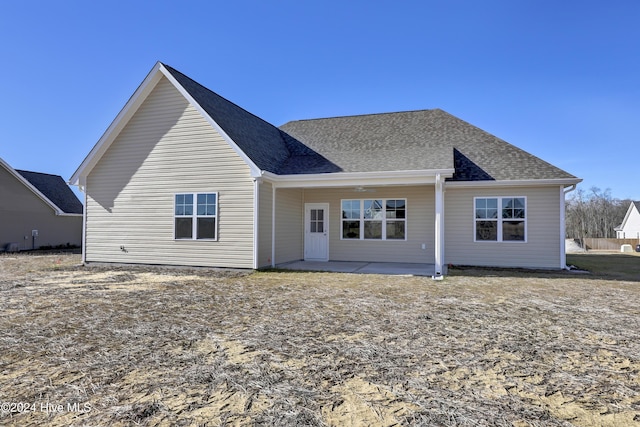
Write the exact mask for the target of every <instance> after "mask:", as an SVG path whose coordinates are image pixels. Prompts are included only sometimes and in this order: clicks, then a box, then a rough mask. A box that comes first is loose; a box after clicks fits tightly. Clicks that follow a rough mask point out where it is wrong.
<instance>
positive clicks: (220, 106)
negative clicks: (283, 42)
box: [70, 62, 338, 185]
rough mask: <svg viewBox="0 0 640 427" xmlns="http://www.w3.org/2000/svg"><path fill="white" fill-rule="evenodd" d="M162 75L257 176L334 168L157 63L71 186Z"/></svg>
mask: <svg viewBox="0 0 640 427" xmlns="http://www.w3.org/2000/svg"><path fill="white" fill-rule="evenodd" d="M162 76H164V77H166V78H167V79H168V80H169V81H170V82H171V83H172V84H173V85H174V86H175V87H176V89H177V90H178V91H179V92H180V93H181V94H182V95H183V96H184V97H185V98H186V99H187V100H188V102H189V103H191V104H192V105H193V106H194V107H195V108H196V109H197V110H198V111H199V112H200V113H201V114H202V115H203V117H204V118H205V119H206V120H207V121H208V122H209V124H211V125H212V126H213V127H214V128H215V129H216V130H217V131H218V132H219V133H220V134H221V135H222V136H223V138H224V139H225V140H226V141H227V142H228V143H229V145H230V146H231V147H232V148H233V149H234V150H235V151H236V153H237V154H238V155H239V156H240V157H242V158H243V159H244V160H245V162H246V163H247V164H248V165H249V167H250V168H251V170H252V172H253V173H254V175H256V176H258V175H260V173H261V171H269V172H272V173H276V174H278V173H280V171H281V169H282V168H284V169H286V170H291V169H301V168H300V165H301V164H305V165H308V166H310V167H312V168H314V169H316V170H318V171H324V172H335V171H337V170H338V169H337V168H336V167H335V165H332V164H330V162H328V161H327V160H326V159H325V158H324V157H322V156H321V155H319V154H318V153H315V152H313V150H311V149H309V148H308V147H306V146H305V145H304V144H302V143H301V142H300V141H297V140H296V139H295V138H292V137H290V136H289V135H286V134H285V133H284V132H283V131H281V130H280V129H278V128H277V127H275V126H273V125H272V124H270V123H268V122H266V121H265V120H263V119H261V118H259V117H257V116H255V115H254V114H252V113H250V112H248V111H246V110H244V109H243V108H241V107H239V106H238V105H236V104H234V103H232V102H231V101H228V100H227V99H225V98H223V97H222V96H220V95H218V94H217V93H215V92H213V91H211V90H209V89H207V88H206V87H204V86H202V85H201V84H199V83H198V82H196V81H194V80H193V79H191V78H189V77H187V76H186V75H184V74H182V73H180V72H179V71H177V70H176V69H174V68H172V67H170V66H168V65H165V64H162V63H160V62H158V63H157V64H156V65H155V66H154V68H153V69H152V70H151V72H150V73H149V74H148V75H147V77H146V78H145V80H144V81H143V82H142V84H141V85H140V86H139V87H138V89H137V90H136V92H135V93H134V94H133V96H132V97H131V98H130V99H129V101H128V102H127V104H126V105H125V107H124V108H123V109H122V110H121V111H120V113H119V114H118V116H117V117H116V118H115V120H114V121H113V122H112V124H111V125H110V126H109V128H108V129H107V131H106V132H105V133H104V135H103V136H102V137H101V138H100V140H99V141H98V143H97V144H96V145H95V146H94V147H93V149H92V150H91V152H90V153H89V155H88V156H87V157H86V158H85V160H84V161H83V162H82V164H81V165H80V167H79V168H78V170H76V172H75V173H74V174H73V176H72V177H71V179H70V182H71V183H72V184H74V185H75V184H79V185H84V183H83V182H82V179H83V177H86V176H87V175H88V173H89V172H90V171H91V169H92V168H93V167H94V166H95V165H96V164H97V162H98V161H99V160H100V158H101V157H102V155H103V154H104V153H105V152H106V150H107V149H108V148H109V145H110V144H111V143H112V142H113V141H114V140H115V139H116V137H117V135H118V134H119V133H120V131H122V129H123V128H124V127H125V125H126V124H127V123H128V121H129V120H130V119H131V118H132V117H133V115H134V114H135V113H136V111H137V110H138V108H139V107H140V106H141V105H142V103H143V102H144V100H145V99H146V98H147V97H148V96H149V94H150V93H151V92H152V91H153V89H154V88H155V86H156V85H157V84H158V82H159V81H160V79H161V78H162ZM292 158H296V159H297V161H294V162H292ZM305 170H307V169H305Z"/></svg>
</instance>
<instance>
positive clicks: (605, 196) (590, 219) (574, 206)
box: [565, 187, 631, 239]
mask: <svg viewBox="0 0 640 427" xmlns="http://www.w3.org/2000/svg"><path fill="white" fill-rule="evenodd" d="M630 203H631V200H629V199H624V200H622V199H615V198H613V197H612V196H611V190H610V189H608V188H607V189H606V190H604V191H602V190H601V189H599V188H598V187H591V189H590V190H589V191H585V190H583V189H582V188H580V187H578V188H577V189H576V190H575V191H573V192H571V193H569V196H568V197H567V199H566V201H565V208H566V216H565V221H566V224H565V225H566V235H567V238H571V239H584V238H599V237H607V238H615V237H616V232H615V230H614V228H615V227H617V226H618V225H620V224H621V223H622V220H623V219H624V216H625V214H626V213H627V210H628V209H629V205H630Z"/></svg>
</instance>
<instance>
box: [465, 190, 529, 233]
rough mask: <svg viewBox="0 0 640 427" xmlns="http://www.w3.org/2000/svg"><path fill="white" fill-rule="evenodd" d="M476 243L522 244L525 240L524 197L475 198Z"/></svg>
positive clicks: (525, 203) (525, 209)
mask: <svg viewBox="0 0 640 427" xmlns="http://www.w3.org/2000/svg"><path fill="white" fill-rule="evenodd" d="M474 204H475V220H474V234H475V241H476V242H524V241H526V240H527V214H526V211H527V206H526V205H527V200H526V198H525V197H476V198H475V199H474Z"/></svg>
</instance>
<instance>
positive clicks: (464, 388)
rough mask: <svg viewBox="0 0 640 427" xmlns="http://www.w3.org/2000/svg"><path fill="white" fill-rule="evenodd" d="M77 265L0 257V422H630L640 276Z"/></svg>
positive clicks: (71, 258)
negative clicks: (435, 276) (433, 275)
mask: <svg viewBox="0 0 640 427" xmlns="http://www.w3.org/2000/svg"><path fill="white" fill-rule="evenodd" d="M634 259H637V260H639V261H640V258H634ZM79 262H80V259H79V256H78V255H47V256H34V255H3V256H0V295H1V296H2V298H1V299H0V331H1V334H0V424H1V425H15V426H43V425H55V426H68V425H77V426H84V425H91V426H96V425H100V426H103V425H109V426H129V425H140V426H151V425H153V426H156V425H159V426H204V425H207V426H218V425H265V426H272V425H274V426H276V425H292V426H293V425H311V426H314V425H317V426H350V425H354V426H392V425H426V426H431V425H434V426H512V427H524V426H574V425H575V426H640V278H638V279H628V278H627V279H620V278H619V277H607V276H600V275H594V274H591V275H585V274H569V273H548V272H547V273H543V272H537V273H536V272H518V271H508V270H503V271H499V270H474V269H453V270H452V271H451V273H452V275H450V276H448V277H446V278H445V280H443V281H441V282H436V281H432V280H431V279H430V278H420V277H404V276H395V277H391V276H376V275H349V274H332V273H299V272H295V273H293V272H259V273H254V274H247V273H241V272H221V271H212V270H193V269H192V270H177V269H160V268H155V269H154V268H133V267H131V268H122V267H118V268H98V267H93V268H85V267H82V266H79Z"/></svg>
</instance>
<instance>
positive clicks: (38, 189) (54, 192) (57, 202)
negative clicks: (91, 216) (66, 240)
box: [0, 159, 83, 215]
mask: <svg viewBox="0 0 640 427" xmlns="http://www.w3.org/2000/svg"><path fill="white" fill-rule="evenodd" d="M0 167H3V168H4V169H5V170H7V171H8V172H9V173H10V174H11V175H13V176H14V177H15V178H16V179H17V180H18V181H19V182H20V183H22V185H24V186H25V187H26V188H27V189H28V190H29V191H31V192H32V193H33V194H35V195H36V196H37V197H38V198H40V199H41V200H42V201H43V202H45V203H46V204H47V205H49V206H50V207H51V209H53V211H54V212H55V213H56V214H57V215H82V211H83V207H82V203H80V201H79V200H78V198H77V197H76V195H75V194H74V193H73V191H71V189H70V188H69V186H68V185H67V184H66V183H65V182H64V180H63V179H62V177H61V176H59V175H50V174H44V173H39V172H28V171H21V170H16V169H14V168H12V167H11V166H10V165H9V164H8V163H7V162H5V161H4V160H2V159H0Z"/></svg>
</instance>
